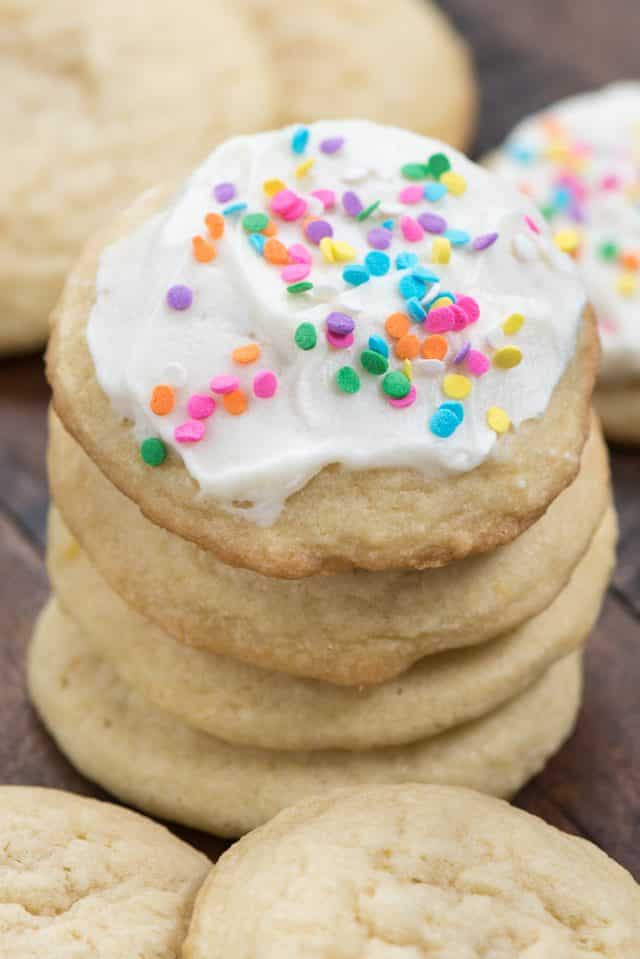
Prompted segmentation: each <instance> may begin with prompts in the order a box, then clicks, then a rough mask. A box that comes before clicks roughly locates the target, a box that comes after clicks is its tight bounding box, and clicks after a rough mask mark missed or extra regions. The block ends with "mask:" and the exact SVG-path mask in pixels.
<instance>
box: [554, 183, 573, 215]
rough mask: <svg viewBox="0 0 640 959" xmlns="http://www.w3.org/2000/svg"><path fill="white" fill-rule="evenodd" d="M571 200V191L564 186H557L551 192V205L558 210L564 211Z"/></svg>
mask: <svg viewBox="0 0 640 959" xmlns="http://www.w3.org/2000/svg"><path fill="white" fill-rule="evenodd" d="M572 199H573V197H572V196H571V191H570V190H568V189H567V188H566V186H557V187H556V188H555V190H554V191H553V200H552V203H553V205H554V206H555V207H556V209H558V210H566V209H567V207H568V206H569V204H570V203H571V201H572Z"/></svg>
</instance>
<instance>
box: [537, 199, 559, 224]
mask: <svg viewBox="0 0 640 959" xmlns="http://www.w3.org/2000/svg"><path fill="white" fill-rule="evenodd" d="M540 212H541V213H542V215H543V217H544V218H545V220H552V219H553V218H554V216H555V215H556V212H557V211H556V208H555V206H554V205H553V203H546V204H545V205H544V206H541V207H540Z"/></svg>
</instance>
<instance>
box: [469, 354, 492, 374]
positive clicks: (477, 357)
mask: <svg viewBox="0 0 640 959" xmlns="http://www.w3.org/2000/svg"><path fill="white" fill-rule="evenodd" d="M467 369H468V370H469V372H470V373H471V375H472V376H484V374H485V373H486V372H487V370H488V369H489V359H488V357H486V356H485V355H484V353H481V352H480V350H469V352H468V353H467Z"/></svg>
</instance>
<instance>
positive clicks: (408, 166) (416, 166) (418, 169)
mask: <svg viewBox="0 0 640 959" xmlns="http://www.w3.org/2000/svg"><path fill="white" fill-rule="evenodd" d="M400 172H401V173H402V175H403V177H404V178H405V179H406V180H426V178H427V177H428V176H429V165H428V164H427V163H405V165H404V166H403V167H402V168H401V169H400Z"/></svg>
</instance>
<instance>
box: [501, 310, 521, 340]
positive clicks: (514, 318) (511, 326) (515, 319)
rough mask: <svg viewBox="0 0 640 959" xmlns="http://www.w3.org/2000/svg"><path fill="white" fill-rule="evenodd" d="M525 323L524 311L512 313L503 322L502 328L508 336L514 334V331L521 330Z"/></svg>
mask: <svg viewBox="0 0 640 959" xmlns="http://www.w3.org/2000/svg"><path fill="white" fill-rule="evenodd" d="M523 323H524V316H523V315H522V313H512V314H511V316H508V317H507V318H506V320H505V321H504V323H503V324H502V330H503V332H504V333H506V334H507V336H513V335H514V333H519V332H520V330H521V329H522V324H523Z"/></svg>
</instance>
